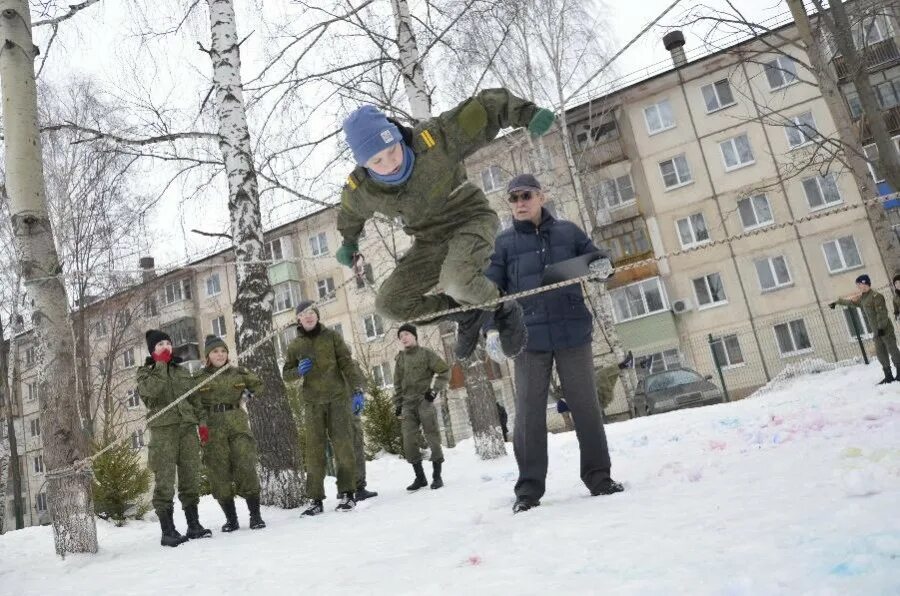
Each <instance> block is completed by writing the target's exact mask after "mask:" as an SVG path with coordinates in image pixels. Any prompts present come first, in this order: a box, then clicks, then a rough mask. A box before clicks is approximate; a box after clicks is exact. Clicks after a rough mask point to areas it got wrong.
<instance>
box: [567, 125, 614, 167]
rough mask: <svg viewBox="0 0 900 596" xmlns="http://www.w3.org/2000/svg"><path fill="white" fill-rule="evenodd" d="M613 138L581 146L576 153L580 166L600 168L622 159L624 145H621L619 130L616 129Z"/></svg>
mask: <svg viewBox="0 0 900 596" xmlns="http://www.w3.org/2000/svg"><path fill="white" fill-rule="evenodd" d="M614 134H615V138H611V139H610V140H608V141H605V142H603V141H597V142H596V143H594V144H591V145H587V146H583V147H581V148H580V149H579V152H578V153H576V156H575V157H576V160H578V161H580V162H581V163H580V164H579V165H581V166H582V167H590V168H600V167H603V166H606V165H609V164H611V163H615V162H617V161H622V160H624V159H625V158H626V157H625V147H624V146H623V145H622V139H621V138H619V132H618V131H616V132H615V133H614Z"/></svg>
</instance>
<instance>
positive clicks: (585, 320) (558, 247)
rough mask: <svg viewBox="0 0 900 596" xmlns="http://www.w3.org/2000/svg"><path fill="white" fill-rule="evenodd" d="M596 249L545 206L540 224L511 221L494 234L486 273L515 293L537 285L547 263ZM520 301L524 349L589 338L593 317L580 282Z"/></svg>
mask: <svg viewBox="0 0 900 596" xmlns="http://www.w3.org/2000/svg"><path fill="white" fill-rule="evenodd" d="M596 251H597V247H596V246H594V243H593V242H591V239H590V238H588V237H587V234H585V233H584V231H582V229H581V228H579V227H578V226H576V225H575V224H573V223H572V222H569V221H564V220H559V219H556V218H555V217H553V216H552V215H550V213H549V212H548V211H547V210H546V209H544V210H543V211H542V218H541V223H540V225H539V226H538V227H535V226H534V224H533V223H531V222H530V221H515V222H514V223H513V225H512V227H510V228H508V229H506V230H504V231H503V232H501V233H500V235H499V236H497V240H496V242H495V243H494V254H493V255H491V263H490V265H489V266H488V269H487V271H486V272H485V274H486V275H487V276H488V277H489V278H490V279H491V280H492V281H493V282H494V283H495V284H497V287H499V288H500V290H501V291H502V292H504V293H506V294H513V293H516V292H521V291H523V290H531V289H533V288H536V287H538V286H540V285H541V278H542V276H543V273H544V268H545V267H546V266H547V265H549V264H551V263H557V262H559V261H564V260H566V259H571V258H572V257H577V256H579V255H583V254H586V253H591V252H596ZM519 303H520V304H521V305H522V309H523V310H524V311H525V326H526V327H527V328H528V344H527V345H526V347H525V349H526V350H528V351H530V352H550V351H554V350H563V349H566V348H574V347H576V346H581V345H584V344H586V343H590V341H591V328H592V326H593V319H592V318H591V313H590V311H588V309H587V307H586V306H585V304H584V296H583V295H582V293H581V287H580V286H579V285H578V284H573V285H570V286H566V287H564V288H560V289H558V290H553V291H551V292H545V293H543V294H537V295H535V296H529V297H526V298H522V299H520V300H519Z"/></svg>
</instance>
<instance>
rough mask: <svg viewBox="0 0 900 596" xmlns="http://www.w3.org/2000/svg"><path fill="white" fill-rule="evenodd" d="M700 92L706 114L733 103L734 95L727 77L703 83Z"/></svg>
mask: <svg viewBox="0 0 900 596" xmlns="http://www.w3.org/2000/svg"><path fill="white" fill-rule="evenodd" d="M700 92H701V93H702V94H703V101H704V102H705V103H706V113H707V114H710V113H712V112H715V111H716V110H721V109H722V108H727V107H728V106H731V105H734V95H733V94H732V93H731V85H730V84H729V83H728V79H722V80H721V81H716V82H715V83H712V84H710V85H704V86H703V87H700Z"/></svg>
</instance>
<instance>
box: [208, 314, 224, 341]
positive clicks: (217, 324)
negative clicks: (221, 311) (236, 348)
mask: <svg viewBox="0 0 900 596" xmlns="http://www.w3.org/2000/svg"><path fill="white" fill-rule="evenodd" d="M211 323H212V324H211V325H210V328H211V329H212V334H213V335H218V336H219V337H225V336H226V335H228V333H227V332H226V330H225V315H219V316H218V317H216V318H215V319H213V320H212V322H211Z"/></svg>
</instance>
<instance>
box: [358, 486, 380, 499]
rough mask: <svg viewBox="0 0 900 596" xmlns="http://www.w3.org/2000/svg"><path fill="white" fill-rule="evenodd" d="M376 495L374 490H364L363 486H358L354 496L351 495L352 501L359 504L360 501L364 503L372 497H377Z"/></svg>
mask: <svg viewBox="0 0 900 596" xmlns="http://www.w3.org/2000/svg"><path fill="white" fill-rule="evenodd" d="M377 496H378V493H377V492H375V491H374V490H366V487H365V486H360V487H359V488H357V489H356V494H355V495H353V499H354V500H355V501H356V502H357V503H359V502H360V501H365V500H366V499H371V498H372V497H377Z"/></svg>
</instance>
